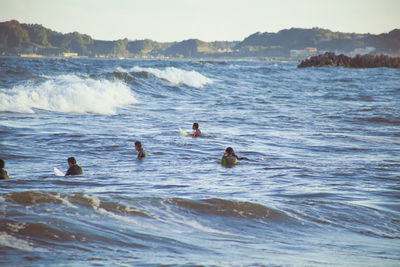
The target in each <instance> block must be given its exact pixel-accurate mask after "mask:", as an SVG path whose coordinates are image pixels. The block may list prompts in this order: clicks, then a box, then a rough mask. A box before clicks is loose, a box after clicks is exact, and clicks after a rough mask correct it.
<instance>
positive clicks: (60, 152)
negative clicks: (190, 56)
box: [0, 57, 400, 266]
mask: <svg viewBox="0 0 400 267" xmlns="http://www.w3.org/2000/svg"><path fill="white" fill-rule="evenodd" d="M296 64H297V63H295V62H236V61H227V62H224V61H221V62H203V61H195V62H184V61H182V62H179V61H113V60H78V59H76V60H73V59H70V60H64V59H33V60H32V59H19V58H4V57H3V58H0V68H1V69H0V158H2V159H4V160H5V162H6V168H5V169H6V170H7V171H8V173H9V175H10V180H8V181H0V263H1V264H2V265H4V266H49V265H50V266H80V265H89V266H103V265H106V266H143V265H148V266H158V265H169V264H171V265H180V266H182V265H183V266H192V265H211V266H232V265H234V266H242V265H243V266H249V265H251V266H263V265H273V266H275V265H278V266H280V265H285V266H287V265H289V266H292V265H293V266H299V265H300V266H304V265H306V266H310V265H311V266H325V265H329V266H332V265H337V266H343V265H346V266H399V265H400V203H399V201H400V70H396V69H387V68H377V69H345V68H329V67H325V68H308V69H298V68H296ZM193 122H198V123H199V124H200V129H201V130H202V132H203V134H204V137H201V138H191V137H186V136H183V135H181V134H180V132H179V128H183V129H184V130H186V131H191V126H192V124H193ZM136 140H139V141H141V142H142V144H143V147H144V149H145V150H146V151H147V152H148V157H147V158H145V159H144V160H142V161H137V160H136V156H137V152H136V151H135V149H134V142H135V141H136ZM228 146H231V147H233V148H234V150H235V152H236V153H237V154H238V156H239V157H245V158H247V160H240V161H239V164H238V165H237V166H235V167H233V168H225V167H223V166H221V165H220V164H219V161H220V159H221V156H222V154H223V152H224V150H225V149H226V147H228ZM71 156H74V157H75V158H76V159H77V161H78V164H79V165H80V166H81V167H82V169H83V170H84V174H83V175H81V176H72V177H57V176H55V175H54V173H53V168H54V167H57V168H59V169H61V170H62V171H64V172H65V171H66V170H67V168H68V165H67V158H68V157H71Z"/></svg>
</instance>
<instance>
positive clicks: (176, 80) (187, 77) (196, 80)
mask: <svg viewBox="0 0 400 267" xmlns="http://www.w3.org/2000/svg"><path fill="white" fill-rule="evenodd" d="M130 71H131V72H148V73H150V74H152V75H154V76H156V77H157V78H159V79H162V80H166V81H168V82H169V83H172V84H175V85H180V84H185V85H187V86H191V87H195V88H202V87H204V85H206V84H211V83H213V80H212V79H210V78H208V77H206V76H204V75H202V74H201V73H198V72H197V71H194V70H192V71H187V70H182V69H178V68H174V67H167V68H165V69H164V70H160V69H155V68H143V67H139V66H135V67H133V68H131V69H130Z"/></svg>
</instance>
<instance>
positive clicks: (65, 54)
mask: <svg viewBox="0 0 400 267" xmlns="http://www.w3.org/2000/svg"><path fill="white" fill-rule="evenodd" d="M63 57H78V53H63Z"/></svg>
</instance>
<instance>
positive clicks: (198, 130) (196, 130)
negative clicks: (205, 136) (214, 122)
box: [192, 122, 201, 137]
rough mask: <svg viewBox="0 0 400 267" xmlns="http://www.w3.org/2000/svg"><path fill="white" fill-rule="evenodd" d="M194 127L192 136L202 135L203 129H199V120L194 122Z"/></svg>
mask: <svg viewBox="0 0 400 267" xmlns="http://www.w3.org/2000/svg"><path fill="white" fill-rule="evenodd" d="M192 129H193V133H192V137H199V136H201V131H200V129H199V124H198V123H197V122H195V123H193V126H192Z"/></svg>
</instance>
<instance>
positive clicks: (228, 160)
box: [221, 147, 238, 167]
mask: <svg viewBox="0 0 400 267" xmlns="http://www.w3.org/2000/svg"><path fill="white" fill-rule="evenodd" d="M237 160H238V156H236V154H235V151H233V148H231V147H228V148H227V149H226V150H225V153H224V155H223V156H222V159H221V164H222V165H224V166H227V167H232V166H233V165H236V163H237Z"/></svg>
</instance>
